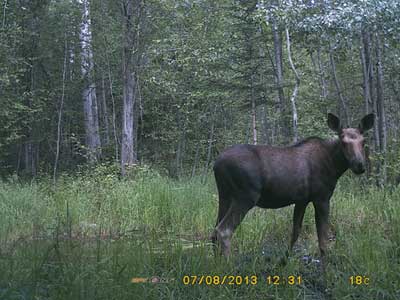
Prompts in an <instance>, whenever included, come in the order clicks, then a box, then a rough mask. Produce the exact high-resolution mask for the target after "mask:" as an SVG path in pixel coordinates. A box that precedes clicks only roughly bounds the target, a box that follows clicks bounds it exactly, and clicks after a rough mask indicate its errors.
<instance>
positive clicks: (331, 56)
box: [329, 45, 350, 126]
mask: <svg viewBox="0 0 400 300" xmlns="http://www.w3.org/2000/svg"><path fill="white" fill-rule="evenodd" d="M329 59H330V62H331V67H332V74H333V81H334V83H335V87H336V92H337V94H338V96H339V100H340V104H341V107H342V111H343V114H344V118H345V121H346V123H347V124H346V125H347V126H349V125H350V118H349V113H348V110H347V104H346V100H345V98H344V95H343V92H342V89H341V87H340V83H339V79H338V77H337V73H336V63H335V58H334V56H333V49H332V47H331V45H329Z"/></svg>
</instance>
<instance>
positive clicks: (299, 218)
mask: <svg viewBox="0 0 400 300" xmlns="http://www.w3.org/2000/svg"><path fill="white" fill-rule="evenodd" d="M306 207H307V203H297V204H296V205H295V206H294V212H293V231H292V237H291V239H290V250H292V249H293V246H294V244H295V243H296V241H297V239H298V238H299V234H300V231H301V226H302V224H303V218H304V213H305V211H306Z"/></svg>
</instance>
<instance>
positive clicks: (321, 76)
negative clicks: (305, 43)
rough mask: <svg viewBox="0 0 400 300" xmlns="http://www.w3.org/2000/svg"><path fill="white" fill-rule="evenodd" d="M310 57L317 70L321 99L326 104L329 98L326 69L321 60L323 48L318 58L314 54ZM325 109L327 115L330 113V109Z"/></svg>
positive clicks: (319, 49) (318, 50) (318, 51)
mask: <svg viewBox="0 0 400 300" xmlns="http://www.w3.org/2000/svg"><path fill="white" fill-rule="evenodd" d="M310 56H311V61H312V63H313V66H314V69H315V70H316V71H315V72H316V73H317V75H318V81H319V86H320V89H321V94H320V97H321V99H322V100H323V101H325V102H326V100H327V98H328V88H327V84H326V79H325V76H326V75H325V68H324V64H323V63H322V60H321V48H320V47H318V49H317V55H316V58H315V56H314V55H313V53H312V52H311V53H310ZM325 108H326V110H325V113H328V107H327V106H325Z"/></svg>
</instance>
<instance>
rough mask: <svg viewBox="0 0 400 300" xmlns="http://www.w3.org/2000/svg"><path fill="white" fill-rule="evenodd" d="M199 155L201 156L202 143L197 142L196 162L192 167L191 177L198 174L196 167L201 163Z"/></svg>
mask: <svg viewBox="0 0 400 300" xmlns="http://www.w3.org/2000/svg"><path fill="white" fill-rule="evenodd" d="M199 156H200V143H197V144H196V154H195V155H194V162H193V167H192V175H191V178H193V177H194V176H195V175H196V168H197V165H198V163H199Z"/></svg>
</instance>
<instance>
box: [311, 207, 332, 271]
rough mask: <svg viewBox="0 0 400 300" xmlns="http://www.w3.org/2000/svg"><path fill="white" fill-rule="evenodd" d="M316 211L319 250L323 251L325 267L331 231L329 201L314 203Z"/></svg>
mask: <svg viewBox="0 0 400 300" xmlns="http://www.w3.org/2000/svg"><path fill="white" fill-rule="evenodd" d="M313 204H314V209H315V224H316V227H317V234H318V244H319V250H320V251H321V258H322V265H323V267H325V262H324V260H325V259H324V256H325V255H326V250H327V243H328V229H329V200H324V201H319V202H317V201H316V202H313Z"/></svg>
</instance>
